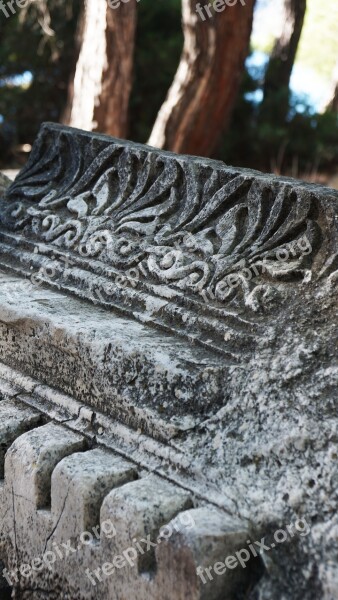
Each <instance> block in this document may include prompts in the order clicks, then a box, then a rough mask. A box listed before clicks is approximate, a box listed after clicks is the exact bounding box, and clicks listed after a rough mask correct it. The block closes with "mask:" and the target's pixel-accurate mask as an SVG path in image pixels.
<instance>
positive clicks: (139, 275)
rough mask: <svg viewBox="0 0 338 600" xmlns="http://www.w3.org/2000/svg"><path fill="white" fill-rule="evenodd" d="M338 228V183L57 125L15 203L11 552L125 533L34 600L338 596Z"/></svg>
mask: <svg viewBox="0 0 338 600" xmlns="http://www.w3.org/2000/svg"><path fill="white" fill-rule="evenodd" d="M337 233H338V193H337V192H336V191H334V190H331V189H328V188H322V187H320V186H311V185H308V184H305V183H302V182H297V181H294V180H288V179H282V178H276V177H273V176H269V175H262V174H260V173H256V172H252V171H247V170H241V169H234V168H230V167H225V166H224V165H223V164H222V163H218V162H213V161H210V160H206V159H199V158H192V157H182V156H178V155H173V154H170V153H162V152H158V151H156V150H154V149H152V148H149V147H146V146H141V145H136V144H131V143H128V142H123V141H121V140H114V139H112V138H108V137H105V136H100V135H91V134H87V133H84V132H79V131H76V130H70V129H67V128H60V127H58V126H55V125H46V126H44V127H43V128H42V130H41V133H40V135H39V138H38V140H37V142H36V144H35V146H34V150H33V152H32V155H31V159H30V161H29V163H28V165H27V166H26V167H25V168H24V169H23V171H22V172H21V173H20V175H19V176H18V178H17V180H16V181H15V182H14V183H13V184H12V185H11V186H10V188H9V189H8V190H7V192H6V194H5V195H4V196H3V197H2V199H1V201H0V234H1V239H0V268H1V269H2V275H1V280H0V283H1V286H0V359H1V361H2V363H3V364H2V365H1V366H0V378H1V379H0V391H1V390H3V391H2V398H3V399H2V401H1V402H0V408H2V407H3V415H4V421H6V423H5V425H4V427H3V428H2V429H1V432H4V433H2V434H1V435H3V436H4V437H3V440H4V441H3V444H4V446H3V452H4V451H5V450H7V447H8V445H10V443H12V446H11V447H10V449H9V450H8V451H7V458H6V466H5V481H4V483H3V485H2V487H0V494H2V496H1V498H0V500H1V503H0V506H1V509H0V510H1V511H2V519H1V520H0V522H1V523H2V524H3V525H2V530H1V538H0V540H1V553H0V559H2V560H3V562H5V564H7V565H9V566H10V568H11V569H13V568H15V566H16V565H18V564H20V562H22V560H23V562H29V561H30V560H32V558H34V556H35V555H37V556H38V555H41V553H43V551H44V549H45V548H46V549H47V547H48V548H52V544H53V542H55V543H56V542H57V543H60V542H61V541H64V542H66V541H67V540H68V539H73V538H74V539H75V538H76V539H77V538H78V537H79V536H80V534H81V530H82V531H83V528H84V527H86V528H87V523H88V526H89V525H90V527H92V526H94V525H98V523H94V521H95V520H97V519H98V515H99V513H100V520H101V525H102V523H103V522H104V521H105V519H106V518H110V516H109V515H114V522H116V523H115V524H116V528H117V533H116V536H114V537H113V538H110V539H109V538H107V539H106V536H105V535H104V534H102V533H101V538H102V539H101V540H100V542H99V543H97V541H96V543H93V544H92V545H85V546H84V547H81V548H80V550H79V551H78V552H77V553H76V554H72V555H71V556H70V557H69V558H68V559H67V560H66V561H65V560H64V561H58V562H57V564H55V565H54V566H53V568H52V569H51V570H50V571H49V570H48V569H43V570H42V571H41V572H34V575H33V576H32V577H31V578H30V579H29V578H25V577H20V581H19V582H16V585H15V594H16V597H17V598H33V600H40V599H42V598H47V597H48V598H60V597H64V598H69V599H72V600H73V599H74V600H75V599H78V598H79V599H81V598H85V599H86V600H87V599H91V598H96V597H100V598H102V600H106V599H107V600H108V598H109V599H110V598H114V599H115V598H116V600H122V598H123V599H124V598H126V599H127V600H129V599H131V598H133V597H135V596H136V595H137V597H139V598H142V599H143V598H144V599H146V598H147V599H148V598H150V599H155V600H160V599H161V600H162V599H164V600H165V599H168V600H169V599H170V600H171V599H172V600H176V599H179V600H180V599H181V598H182V600H183V598H191V599H194V600H195V599H196V600H197V599H205V600H207V599H208V600H223V599H224V598H229V599H230V598H233V599H239V598H250V599H251V600H275V599H277V598H278V599H283V600H294V599H295V600H298V599H299V600H301V599H306V600H312V599H313V600H317V599H318V598H323V599H324V600H331V599H333V598H338V534H337V531H338V518H337V504H338V497H337V491H336V488H337V465H338V463H337V460H338V458H337V457H338V419H337V415H336V403H337V383H338V365H337V308H336V304H337V302H336V297H337V286H338V283H337V282H338V244H337ZM37 273H38V275H36V274H37ZM32 274H33V277H32ZM229 277H230V279H229ZM231 277H233V278H235V279H231ZM229 282H232V283H234V282H235V283H236V285H230V283H229ZM37 284H39V285H37ZM8 403H12V404H8ZM12 405H13V411H14V412H13V416H12V415H11V413H10V414H9V412H8V406H12ZM26 411H28V412H27V415H28V416H25V417H24V418H23V417H22V418H23V421H24V423H23V422H22V421H21V416H22V415H26ZM37 415H39V416H37ZM36 419H38V423H39V424H40V426H39V427H38V428H36V426H37V424H38V423H37V421H36ZM39 419H42V422H41V423H40V422H39ZM20 423H22V425H20ZM23 431H26V433H23ZM9 432H10V436H9ZM15 438H17V439H15ZM1 442H2V440H1ZM36 448H39V449H40V450H39V452H41V460H40V462H39V460H37V456H35V454H34V453H35V452H36ZM79 450H80V451H81V452H80V453H79ZM108 456H111V459H109V458H108ZM29 465H31V467H30V466H29ZM32 465H34V467H32ZM91 465H92V466H91ZM136 477H137V478H138V479H137V480H136V481H135V478H136ZM76 490H78V494H77V493H76ZM50 496H51V505H50V506H47V505H46V502H47V500H48V498H49V497H50ZM39 498H40V500H39ZM185 513H188V514H190V513H191V515H192V516H194V527H191V528H189V527H183V528H181V529H179V530H176V529H175V530H174V533H173V535H172V536H171V537H170V539H169V540H164V541H163V543H162V540H161V544H160V545H157V546H156V548H155V550H154V551H153V552H150V553H149V556H148V555H147V556H146V558H144V556H143V555H142V557H141V559H140V560H138V561H137V563H136V564H135V565H134V567H131V566H130V565H129V566H130V568H129V566H128V568H115V570H114V573H113V575H111V576H107V577H105V578H104V579H103V581H102V582H99V581H97V585H96V586H94V585H93V584H92V583H91V581H90V578H89V577H87V576H86V575H85V574H84V571H85V569H87V568H88V569H90V571H91V572H92V571H93V570H94V569H95V568H97V567H102V565H103V564H104V563H108V562H110V561H111V560H112V555H113V554H121V552H122V551H123V550H124V549H125V545H126V544H127V545H128V544H130V543H131V542H132V541H133V540H132V539H131V538H132V537H133V536H134V538H133V539H137V538H138V537H139V536H141V537H142V536H144V535H148V534H149V535H150V536H151V539H155V538H156V536H158V535H159V531H160V529H161V527H162V526H163V525H165V524H168V523H169V522H170V523H173V522H175V519H179V516H180V515H184V514H185ZM28 515H29V517H27V516H28ZM299 519H303V520H305V522H306V524H307V528H306V529H305V531H301V530H299V531H297V532H296V534H295V532H294V531H293V535H287V540H286V541H284V542H283V543H280V542H277V540H276V538H274V533H275V531H276V530H279V529H282V530H284V531H287V532H289V530H288V529H287V528H288V526H289V527H290V525H291V524H294V523H296V522H298V521H297V520H299ZM14 521H15V527H14ZM191 522H192V521H191ZM85 524H86V525H85ZM181 525H182V523H181ZM171 527H172V528H173V525H171ZM263 537H264V538H265V544H267V546H268V549H265V550H264V549H263V550H262V553H261V554H260V555H259V556H257V557H255V558H254V559H253V558H252V557H251V559H250V561H249V563H248V566H246V568H242V567H241V566H240V565H239V566H238V567H237V568H236V569H234V570H231V569H227V571H226V572H225V573H224V574H223V575H216V574H214V577H213V579H212V580H210V579H208V578H207V580H206V583H205V584H203V583H202V580H201V578H200V577H199V576H198V575H197V573H196V567H198V566H203V567H208V566H211V565H213V564H214V563H215V562H218V561H224V560H225V558H226V557H227V556H228V555H231V554H234V553H236V552H238V551H239V550H241V549H243V548H248V543H249V542H248V540H251V542H253V541H254V540H257V541H259V540H261V538H263ZM130 539H131V542H130ZM77 543H78V542H77ZM273 544H274V546H275V547H273ZM33 550H34V551H33ZM34 552H35V555H34ZM139 558H140V557H138V559H139ZM107 569H108V567H107ZM60 590H62V596H61V595H60V594H61V591H60Z"/></svg>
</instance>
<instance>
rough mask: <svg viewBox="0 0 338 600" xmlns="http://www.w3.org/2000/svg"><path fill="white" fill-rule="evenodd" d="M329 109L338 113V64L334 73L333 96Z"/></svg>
mask: <svg viewBox="0 0 338 600" xmlns="http://www.w3.org/2000/svg"><path fill="white" fill-rule="evenodd" d="M327 109H328V110H331V111H333V112H337V113H338V62H337V64H336V67H335V70H334V72H333V82H332V95H331V98H330V100H329V103H328V105H327Z"/></svg>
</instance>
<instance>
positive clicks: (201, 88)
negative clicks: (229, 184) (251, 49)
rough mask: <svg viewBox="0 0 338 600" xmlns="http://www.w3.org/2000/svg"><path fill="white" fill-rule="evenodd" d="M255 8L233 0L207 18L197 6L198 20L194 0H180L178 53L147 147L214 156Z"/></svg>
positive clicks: (250, 1)
mask: <svg viewBox="0 0 338 600" xmlns="http://www.w3.org/2000/svg"><path fill="white" fill-rule="evenodd" d="M254 3H255V0H245V1H244V0H238V1H237V2H236V4H234V6H231V7H230V6H225V9H224V11H223V12H220V13H217V12H216V13H214V14H213V15H212V17H211V18H210V17H208V16H207V13H206V12H205V9H204V8H203V7H202V11H200V12H201V15H202V17H203V18H204V20H203V18H202V17H201V16H199V14H198V13H197V12H196V9H197V8H198V7H199V6H200V5H199V2H197V0H182V11H183V32H184V47H183V53H182V56H181V61H180V64H179V67H178V70H177V73H176V75H175V78H174V81H173V83H172V86H171V88H170V90H169V92H168V96H167V99H166V100H165V102H164V104H163V105H162V107H161V109H160V111H159V113H158V116H157V119H156V122H155V125H154V128H153V131H152V133H151V136H150V139H149V144H151V145H152V146H157V147H158V148H165V149H168V150H172V151H174V152H181V153H186V154H199V155H202V156H210V155H212V154H213V152H214V151H215V149H216V148H217V144H218V141H219V138H220V135H221V133H222V130H223V129H224V128H225V127H226V126H227V125H228V123H229V120H230V116H231V112H232V109H233V106H234V103H235V101H236V97H237V94H238V90H239V85H240V81H241V76H242V73H243V67H244V61H245V58H246V56H247V52H248V46H249V41H250V35H251V30H252V19H253V8H254ZM202 4H204V3H202ZM209 6H211V5H210V4H209Z"/></svg>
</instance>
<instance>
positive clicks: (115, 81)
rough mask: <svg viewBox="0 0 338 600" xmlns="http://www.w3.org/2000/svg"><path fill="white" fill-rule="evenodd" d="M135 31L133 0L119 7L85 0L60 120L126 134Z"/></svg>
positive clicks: (108, 132)
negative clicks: (74, 64)
mask: <svg viewBox="0 0 338 600" xmlns="http://www.w3.org/2000/svg"><path fill="white" fill-rule="evenodd" d="M115 4H116V2H115ZM135 30H136V0H130V1H129V2H128V3H127V4H126V3H123V2H121V3H120V5H119V6H118V7H117V8H111V7H110V6H109V4H108V2H107V0H85V5H84V11H83V14H82V16H81V17H80V23H79V29H78V37H79V38H80V41H79V50H78V60H77V64H76V69H75V75H74V81H73V82H71V83H70V86H69V96H68V104H67V107H66V110H65V113H64V122H67V123H68V124H69V125H71V126H73V127H78V128H80V129H86V130H89V131H93V130H95V131H100V132H102V133H107V134H110V135H113V136H116V137H126V134H127V126H128V105H129V96H130V92H131V87H132V76H133V56H134V44H135Z"/></svg>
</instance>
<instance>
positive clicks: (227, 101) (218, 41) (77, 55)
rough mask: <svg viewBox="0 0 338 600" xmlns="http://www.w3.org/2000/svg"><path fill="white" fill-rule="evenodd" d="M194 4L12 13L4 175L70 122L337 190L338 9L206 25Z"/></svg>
mask: <svg viewBox="0 0 338 600" xmlns="http://www.w3.org/2000/svg"><path fill="white" fill-rule="evenodd" d="M204 4H207V2H206V1H205V2H204V1H203V0H202V2H201V5H202V7H203V6H204ZM5 5H6V2H5ZM182 5H183V11H182ZM196 5H197V2H196V0H182V2H181V0H140V1H139V2H138V3H136V1H135V0H129V2H125V3H123V4H121V5H120V6H119V7H118V8H115V9H112V8H110V7H109V6H108V4H107V2H106V0H72V1H70V0H31V1H30V2H29V3H28V6H27V7H26V8H23V9H20V8H19V7H16V13H15V14H10V16H9V17H6V15H5V14H4V12H1V13H0V41H1V44H0V168H2V169H6V168H7V169H8V168H13V169H16V168H20V167H21V166H22V164H24V162H25V160H26V159H27V155H28V153H29V151H30V148H31V144H32V143H33V141H34V138H35V136H36V134H37V131H38V129H39V126H40V124H41V122H43V121H56V122H58V121H59V122H63V123H67V124H71V125H74V126H78V127H82V128H84V129H89V130H96V131H101V132H103V133H109V134H111V135H115V136H117V137H126V138H128V139H131V140H134V141H139V142H147V141H149V142H150V143H151V144H152V145H156V146H158V147H162V148H166V149H169V150H173V151H178V152H184V153H189V154H197V155H205V156H211V157H213V158H217V159H221V160H223V161H225V162H226V163H228V164H232V165H237V166H245V167H252V168H255V169H259V170H263V171H272V172H275V173H277V174H283V175H291V176H294V177H299V178H303V179H306V180H310V181H319V182H322V183H324V184H329V185H332V186H335V187H338V2H337V0H326V2H325V3H324V2H320V0H307V1H306V0H256V2H254V0H247V5H246V6H245V7H243V6H242V5H241V4H240V3H239V2H238V4H237V5H236V6H235V7H233V8H227V9H226V10H225V11H224V12H222V13H215V14H214V15H213V17H212V18H208V17H206V19H205V21H203V20H202V19H201V18H199V17H198V15H197V13H196ZM182 15H183V22H182ZM252 17H253V19H252ZM182 25H183V26H182ZM182 49H183V53H182Z"/></svg>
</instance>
